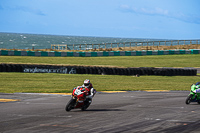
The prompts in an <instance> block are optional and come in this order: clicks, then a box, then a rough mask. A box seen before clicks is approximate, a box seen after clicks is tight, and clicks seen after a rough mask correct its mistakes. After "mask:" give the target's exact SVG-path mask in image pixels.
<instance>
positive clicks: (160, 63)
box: [0, 54, 200, 67]
mask: <svg viewBox="0 0 200 133" xmlns="http://www.w3.org/2000/svg"><path fill="white" fill-rule="evenodd" d="M199 59H200V54H194V55H151V56H110V57H30V56H0V63H32V64H63V65H89V66H115V67H200V65H199Z"/></svg>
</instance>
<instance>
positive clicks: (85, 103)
mask: <svg viewBox="0 0 200 133" xmlns="http://www.w3.org/2000/svg"><path fill="white" fill-rule="evenodd" d="M87 95H89V91H88V89H87V88H85V87H82V86H79V87H76V88H74V89H73V92H72V97H71V99H70V101H69V102H68V103H67V105H66V108H65V110H66V111H70V110H71V109H77V108H80V109H81V110H82V111H84V110H86V109H87V108H88V107H89V106H90V104H91V102H92V101H89V100H87V99H86V96H87Z"/></svg>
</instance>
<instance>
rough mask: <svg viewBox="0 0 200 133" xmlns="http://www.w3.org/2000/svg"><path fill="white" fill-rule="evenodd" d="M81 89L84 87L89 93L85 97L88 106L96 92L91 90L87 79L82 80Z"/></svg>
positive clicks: (90, 84)
mask: <svg viewBox="0 0 200 133" xmlns="http://www.w3.org/2000/svg"><path fill="white" fill-rule="evenodd" d="M82 87H85V88H86V89H87V90H88V92H89V95H88V96H86V102H88V104H90V103H91V102H92V98H93V97H94V95H95V92H96V90H95V89H94V88H93V86H92V83H90V80H89V79H86V80H84V83H83V85H82ZM89 101H90V102H89Z"/></svg>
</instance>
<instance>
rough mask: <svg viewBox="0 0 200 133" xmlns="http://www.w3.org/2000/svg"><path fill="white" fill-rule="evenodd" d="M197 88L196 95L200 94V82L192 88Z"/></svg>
mask: <svg viewBox="0 0 200 133" xmlns="http://www.w3.org/2000/svg"><path fill="white" fill-rule="evenodd" d="M192 87H193V88H195V89H194V91H193V92H194V93H200V82H197V83H196V84H193V85H192V86H191V88H192Z"/></svg>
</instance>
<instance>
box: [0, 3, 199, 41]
mask: <svg viewBox="0 0 200 133" xmlns="http://www.w3.org/2000/svg"><path fill="white" fill-rule="evenodd" d="M0 18H1V19H0V32H14V33H34V34H52V35H72V36H96V37H122V38H154V39H200V0H0Z"/></svg>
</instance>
